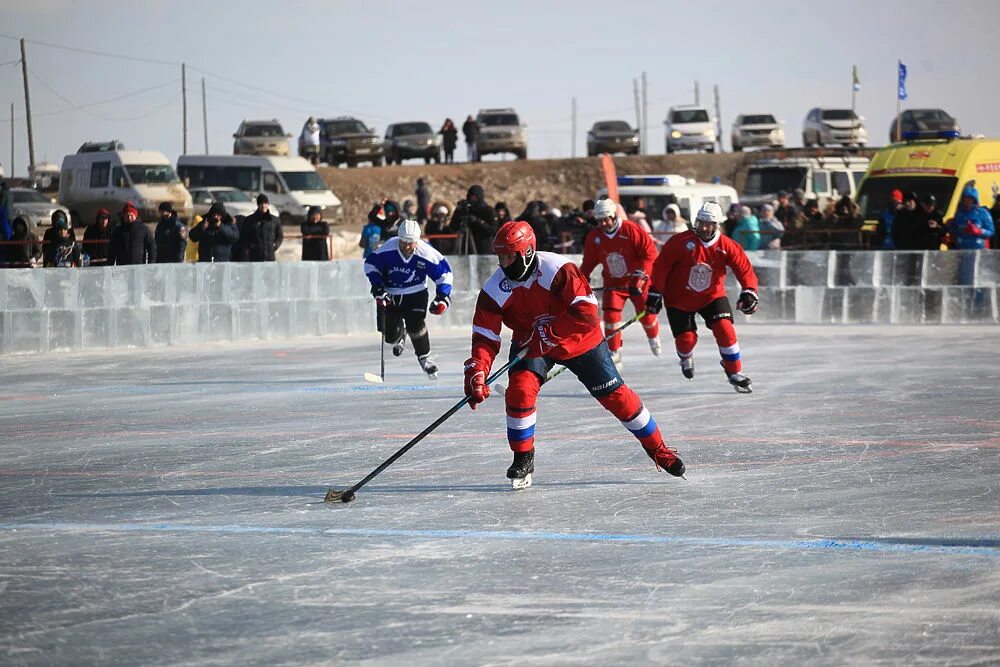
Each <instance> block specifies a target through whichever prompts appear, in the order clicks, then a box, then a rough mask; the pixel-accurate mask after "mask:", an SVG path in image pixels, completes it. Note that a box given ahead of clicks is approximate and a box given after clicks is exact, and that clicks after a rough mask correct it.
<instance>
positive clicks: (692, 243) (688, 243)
mask: <svg viewBox="0 0 1000 667" xmlns="http://www.w3.org/2000/svg"><path fill="white" fill-rule="evenodd" d="M684 247H685V248H687V249H688V251H691V250H694V241H688V242H687V243H686V244H685V245H684Z"/></svg>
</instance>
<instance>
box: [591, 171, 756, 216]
mask: <svg viewBox="0 0 1000 667" xmlns="http://www.w3.org/2000/svg"><path fill="white" fill-rule="evenodd" d="M607 194H608V190H607V188H601V189H600V190H598V191H597V197H598V199H599V198H601V197H606V196H607ZM640 197H641V198H642V199H643V200H644V202H645V203H644V207H643V208H645V210H646V222H648V223H649V225H650V226H651V227H655V226H656V223H657V222H658V221H660V220H663V219H664V218H665V213H664V210H665V209H666V207H667V205H668V204H676V205H677V208H679V209H680V210H681V217H683V218H684V219H685V220H687V221H688V222H690V221H691V217H692V216H693V215H695V214H696V213H698V210H699V209H700V208H701V205H702V204H704V203H705V202H715V203H716V204H718V205H719V206H721V207H722V210H723V211H725V210H728V209H729V207H730V206H731V205H732V204H733V203H735V202H736V201H739V196H738V195H737V193H736V188H733V187H730V186H728V185H722V184H720V183H698V182H696V181H695V180H694V179H693V178H685V177H683V176H681V175H679V174H666V175H634V176H619V177H618V198H619V199H620V200H621V201H620V202H619V203H621V205H622V206H623V207H624V208H625V210H626V211H631V210H633V209H634V208H636V200H637V199H639V198H640Z"/></svg>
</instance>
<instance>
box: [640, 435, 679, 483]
mask: <svg viewBox="0 0 1000 667" xmlns="http://www.w3.org/2000/svg"><path fill="white" fill-rule="evenodd" d="M646 455H647V456H649V458H651V459H653V463H655V464H656V469H657V470H666V471H667V472H668V473H670V474H671V475H673V476H674V477H684V471H685V470H686V469H685V467H684V462H683V461H681V459H680V457H678V456H677V450H676V449H674V448H673V447H667V446H666V445H665V444H663V443H662V442H661V443H660V445H659V447H657V448H656V449H646ZM685 479H686V478H685Z"/></svg>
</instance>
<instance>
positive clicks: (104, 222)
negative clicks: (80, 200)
mask: <svg viewBox="0 0 1000 667" xmlns="http://www.w3.org/2000/svg"><path fill="white" fill-rule="evenodd" d="M114 229H115V226H114V225H112V224H111V213H110V212H109V211H108V209H106V208H102V209H99V210H98V211H97V215H96V216H95V217H94V224H92V225H90V226H89V227H87V229H86V230H84V232H83V254H84V255H87V256H88V257H90V260H89V261H90V265H91V266H104V265H106V264H107V263H108V243H109V242H110V241H111V232H113V231H114Z"/></svg>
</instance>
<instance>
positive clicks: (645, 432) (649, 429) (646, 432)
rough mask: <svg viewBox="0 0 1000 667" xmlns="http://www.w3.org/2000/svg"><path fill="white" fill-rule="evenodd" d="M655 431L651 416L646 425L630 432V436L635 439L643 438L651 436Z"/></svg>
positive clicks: (654, 422) (653, 420) (654, 421)
mask: <svg viewBox="0 0 1000 667" xmlns="http://www.w3.org/2000/svg"><path fill="white" fill-rule="evenodd" d="M655 431H656V420H655V419H653V417H652V416H650V418H649V421H648V422H647V423H646V425H645V426H643V427H642V428H640V429H637V430H635V431H632V435H634V436H635V437H637V438H645V437H648V436H651V435H653V433H654V432H655Z"/></svg>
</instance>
